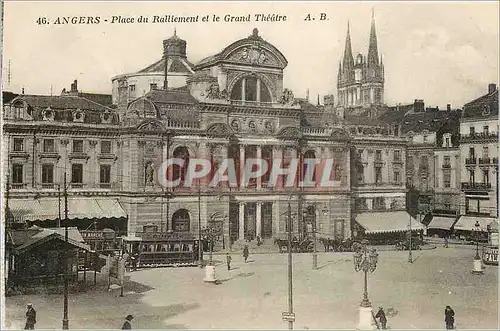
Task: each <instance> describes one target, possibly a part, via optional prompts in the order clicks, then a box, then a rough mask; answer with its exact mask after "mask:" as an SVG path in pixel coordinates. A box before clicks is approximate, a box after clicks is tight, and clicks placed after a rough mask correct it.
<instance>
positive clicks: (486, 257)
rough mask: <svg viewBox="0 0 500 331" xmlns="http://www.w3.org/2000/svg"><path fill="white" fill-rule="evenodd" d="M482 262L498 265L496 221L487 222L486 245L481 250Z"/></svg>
mask: <svg viewBox="0 0 500 331" xmlns="http://www.w3.org/2000/svg"><path fill="white" fill-rule="evenodd" d="M483 262H484V264H492V265H498V221H493V222H491V223H490V224H488V245H487V246H485V247H484V250H483Z"/></svg>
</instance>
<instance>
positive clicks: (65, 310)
mask: <svg viewBox="0 0 500 331" xmlns="http://www.w3.org/2000/svg"><path fill="white" fill-rule="evenodd" d="M64 241H65V242H64V245H65V247H64V249H63V251H64V301H63V305H64V307H63V320H62V329H63V330H68V329H69V319H68V189H67V185H66V172H64Z"/></svg>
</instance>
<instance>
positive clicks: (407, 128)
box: [401, 110, 460, 134]
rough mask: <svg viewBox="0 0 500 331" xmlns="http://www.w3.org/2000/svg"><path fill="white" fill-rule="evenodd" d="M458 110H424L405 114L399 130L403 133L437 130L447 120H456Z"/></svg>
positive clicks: (458, 113)
mask: <svg viewBox="0 0 500 331" xmlns="http://www.w3.org/2000/svg"><path fill="white" fill-rule="evenodd" d="M459 118H460V111H456V110H451V111H448V110H440V111H425V112H422V113H413V114H407V115H406V116H405V117H404V118H403V119H402V120H401V132H402V133H403V134H405V133H409V132H414V133H420V132H423V131H428V132H437V131H438V130H440V129H441V127H442V126H443V125H445V124H446V123H447V122H451V121H458V119H459Z"/></svg>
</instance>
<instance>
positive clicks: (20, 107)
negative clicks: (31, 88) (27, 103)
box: [12, 100, 24, 119]
mask: <svg viewBox="0 0 500 331" xmlns="http://www.w3.org/2000/svg"><path fill="white" fill-rule="evenodd" d="M12 117H13V118H14V119H23V118H24V103H23V102H22V101H20V100H19V101H16V102H15V103H14V105H13V106H12Z"/></svg>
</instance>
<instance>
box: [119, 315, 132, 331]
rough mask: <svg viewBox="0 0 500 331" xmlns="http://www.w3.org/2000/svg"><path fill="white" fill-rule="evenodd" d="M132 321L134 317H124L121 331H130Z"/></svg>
mask: <svg viewBox="0 0 500 331" xmlns="http://www.w3.org/2000/svg"><path fill="white" fill-rule="evenodd" d="M133 319H134V316H132V315H127V317H125V322H124V323H123V326H122V330H132V323H131V322H132V320H133Z"/></svg>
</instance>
